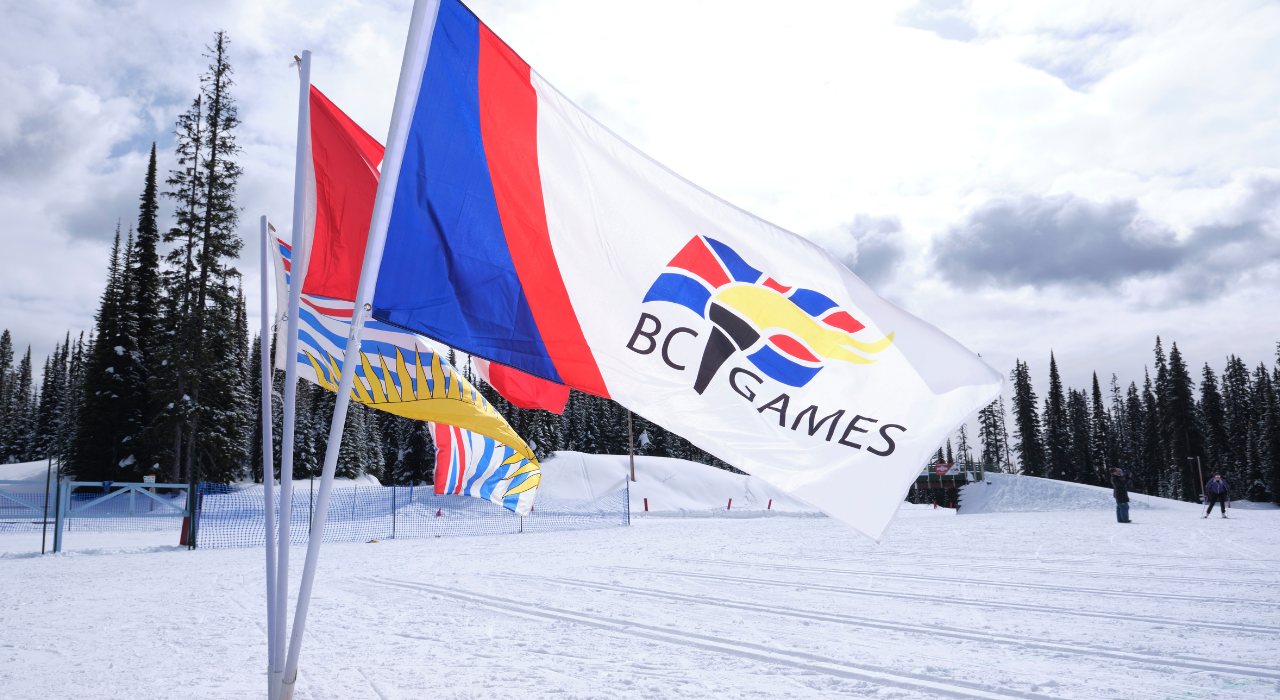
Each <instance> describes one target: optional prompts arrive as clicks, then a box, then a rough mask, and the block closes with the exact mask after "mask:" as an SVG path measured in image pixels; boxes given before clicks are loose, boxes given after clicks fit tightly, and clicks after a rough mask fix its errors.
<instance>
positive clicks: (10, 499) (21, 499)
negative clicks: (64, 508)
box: [0, 490, 55, 532]
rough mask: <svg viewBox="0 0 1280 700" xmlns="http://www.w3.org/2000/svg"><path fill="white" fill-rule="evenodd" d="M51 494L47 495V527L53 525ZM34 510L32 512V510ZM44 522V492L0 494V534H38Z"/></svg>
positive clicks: (6, 492)
mask: <svg viewBox="0 0 1280 700" xmlns="http://www.w3.org/2000/svg"><path fill="white" fill-rule="evenodd" d="M54 505H55V503H54V501H53V494H50V495H49V525H50V526H52V525H53V515H54V513H53V509H54ZM33 508H34V510H33ZM43 520H44V491H40V492H26V493H21V492H19V493H15V492H13V491H9V490H6V491H5V493H3V494H0V532H39V531H40V528H41V527H42V526H43Z"/></svg>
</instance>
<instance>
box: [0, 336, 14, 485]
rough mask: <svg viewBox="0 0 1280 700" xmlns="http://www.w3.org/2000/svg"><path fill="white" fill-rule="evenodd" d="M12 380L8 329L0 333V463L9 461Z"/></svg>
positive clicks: (10, 346)
mask: <svg viewBox="0 0 1280 700" xmlns="http://www.w3.org/2000/svg"><path fill="white" fill-rule="evenodd" d="M13 384H14V380H13V336H11V335H10V334H9V329H8V328H6V329H4V332H2V333H0V464H6V463H8V461H9V454H8V451H7V450H8V445H9V433H10V430H11V428H12V426H11V425H10V421H11V420H12V416H11V415H10V412H11V410H12V408H11V407H10V405H9V403H10V400H11V394H13V391H14V386H13Z"/></svg>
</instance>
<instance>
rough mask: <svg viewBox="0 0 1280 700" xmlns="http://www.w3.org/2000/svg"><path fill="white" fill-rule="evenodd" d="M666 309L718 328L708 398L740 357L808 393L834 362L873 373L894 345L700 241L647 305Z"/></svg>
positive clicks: (706, 353)
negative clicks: (662, 304)
mask: <svg viewBox="0 0 1280 700" xmlns="http://www.w3.org/2000/svg"><path fill="white" fill-rule="evenodd" d="M651 301H666V302H671V303H673V304H679V305H681V306H684V307H685V308H688V309H690V310H691V311H693V312H694V313H696V314H698V315H699V316H701V317H702V318H704V319H707V320H709V321H711V323H712V331H711V334H710V337H708V339H707V344H706V347H705V349H704V350H703V353H702V361H701V363H700V365H699V367H698V378H697V380H696V381H695V383H694V390H695V391H697V392H698V393H699V394H701V393H703V391H705V390H706V388H707V386H708V385H709V384H710V383H711V380H712V379H713V378H714V377H715V375H716V372H718V371H719V370H720V367H721V366H722V365H723V364H724V363H725V361H727V360H728V359H729V358H730V357H731V356H732V355H733V354H734V353H736V352H743V353H746V358H747V360H748V361H750V362H751V364H753V365H755V366H756V368H758V369H759V370H760V371H761V372H763V373H764V374H765V375H767V376H768V377H770V378H772V379H774V380H775V381H778V382H780V383H782V384H786V385H788V386H793V387H802V386H805V385H806V384H808V383H809V382H810V381H812V380H813V378H814V377H816V376H817V375H818V373H819V372H821V371H822V368H823V367H824V366H825V365H826V364H827V362H828V361H840V362H848V363H850V364H855V365H869V364H872V363H874V362H875V361H876V358H875V355H876V354H878V353H880V352H882V351H883V350H885V349H886V348H888V347H889V346H890V345H892V344H893V333H889V334H888V335H886V336H884V337H883V338H880V339H879V340H874V341H870V342H868V341H867V340H862V339H859V338H856V337H854V336H855V334H857V333H858V332H859V331H861V330H863V329H865V327H866V326H865V325H864V324H863V323H861V322H860V321H858V320H857V319H856V318H854V317H853V315H852V314H850V313H849V312H848V311H845V310H844V309H841V308H840V306H839V304H837V303H836V302H834V301H832V300H831V298H829V297H827V296H826V295H824V294H822V293H821V292H817V291H814V290H812V289H806V288H804V287H799V286H794V285H792V286H788V285H784V284H782V283H781V282H779V281H777V280H775V279H774V278H772V277H769V276H768V275H765V274H764V273H763V272H761V271H760V270H758V269H756V268H755V267H753V266H751V265H750V264H749V263H747V261H745V260H744V259H743V258H742V256H740V255H738V253H737V251H735V250H734V249H733V248H730V247H729V246H727V245H725V244H724V243H721V242H720V241H717V240H715V239H714V238H710V237H705V236H694V237H693V238H692V239H690V240H689V242H688V243H686V244H685V246H684V248H682V249H681V250H680V252H679V253H677V254H676V256H675V257H674V258H672V259H671V262H669V263H667V270H666V271H665V272H663V273H662V274H660V275H658V279H657V280H655V281H654V283H653V285H652V286H651V287H649V291H648V292H647V293H646V294H645V296H644V303H648V302H651Z"/></svg>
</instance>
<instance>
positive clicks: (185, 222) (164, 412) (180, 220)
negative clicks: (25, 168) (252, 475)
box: [150, 93, 279, 483]
mask: <svg viewBox="0 0 1280 700" xmlns="http://www.w3.org/2000/svg"><path fill="white" fill-rule="evenodd" d="M174 135H175V136H176V144H175V147H174V150H175V155H176V156H177V165H178V167H177V168H176V169H174V170H170V171H169V177H168V179H166V180H165V183H166V184H167V185H168V186H169V189H168V190H166V191H165V192H164V193H163V194H164V196H165V197H168V198H170V199H172V200H174V202H175V204H176V205H177V206H176V208H175V211H174V219H175V224H174V226H173V227H172V228H170V229H169V230H168V231H166V232H165V234H164V242H165V243H168V244H174V245H173V248H171V249H170V250H169V252H168V254H167V255H166V256H165V261H166V263H167V264H168V267H167V269H165V270H163V271H162V272H161V284H162V286H163V287H164V290H165V293H164V295H163V296H162V298H161V317H160V330H159V333H158V334H157V336H156V340H157V342H156V343H155V345H154V346H153V348H152V350H153V352H154V353H155V357H154V358H153V359H156V360H159V367H158V368H157V371H156V372H155V374H154V375H153V376H152V380H151V386H150V388H151V396H152V397H153V402H154V404H153V408H154V410H155V414H154V418H153V419H152V424H151V433H152V442H153V444H154V445H155V446H156V451H157V453H158V456H159V457H160V458H161V459H162V460H163V461H164V462H166V466H167V467H168V471H169V478H168V480H169V481H170V482H173V483H177V482H181V481H182V480H183V470H182V442H183V438H184V436H185V435H187V434H188V432H187V427H188V422H189V417H190V412H191V411H190V409H191V400H190V396H189V395H188V393H187V392H188V387H189V385H190V383H191V376H190V356H189V352H188V350H189V348H190V346H191V340H190V337H189V336H190V333H191V331H190V327H191V323H190V321H191V316H192V313H191V307H192V300H193V298H194V295H193V294H192V288H193V280H194V279H195V273H196V263H195V257H196V256H195V251H196V245H197V243H198V240H199V238H198V234H199V230H200V229H199V226H200V211H201V209H202V208H203V207H204V204H205V201H204V192H205V187H204V181H205V177H204V169H203V168H202V167H201V165H200V160H201V155H202V152H203V149H204V142H205V133H204V95H203V93H201V94H198V95H196V98H195V100H193V101H192V104H191V107H190V108H189V109H188V110H187V111H186V112H184V113H182V114H180V115H179V116H178V121H177V128H176V129H175V130H174ZM153 366H154V365H153ZM277 434H278V433H277ZM278 464H279V458H278V456H277V465H278ZM277 473H278V467H277Z"/></svg>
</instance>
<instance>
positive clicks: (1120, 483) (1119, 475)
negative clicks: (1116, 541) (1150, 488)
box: [1111, 469, 1133, 523]
mask: <svg viewBox="0 0 1280 700" xmlns="http://www.w3.org/2000/svg"><path fill="white" fill-rule="evenodd" d="M1111 491H1112V494H1113V495H1115V497H1116V521H1117V522H1122V523H1131V522H1133V521H1132V520H1130V519H1129V473H1128V472H1126V471H1122V470H1120V469H1112V470H1111Z"/></svg>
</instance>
